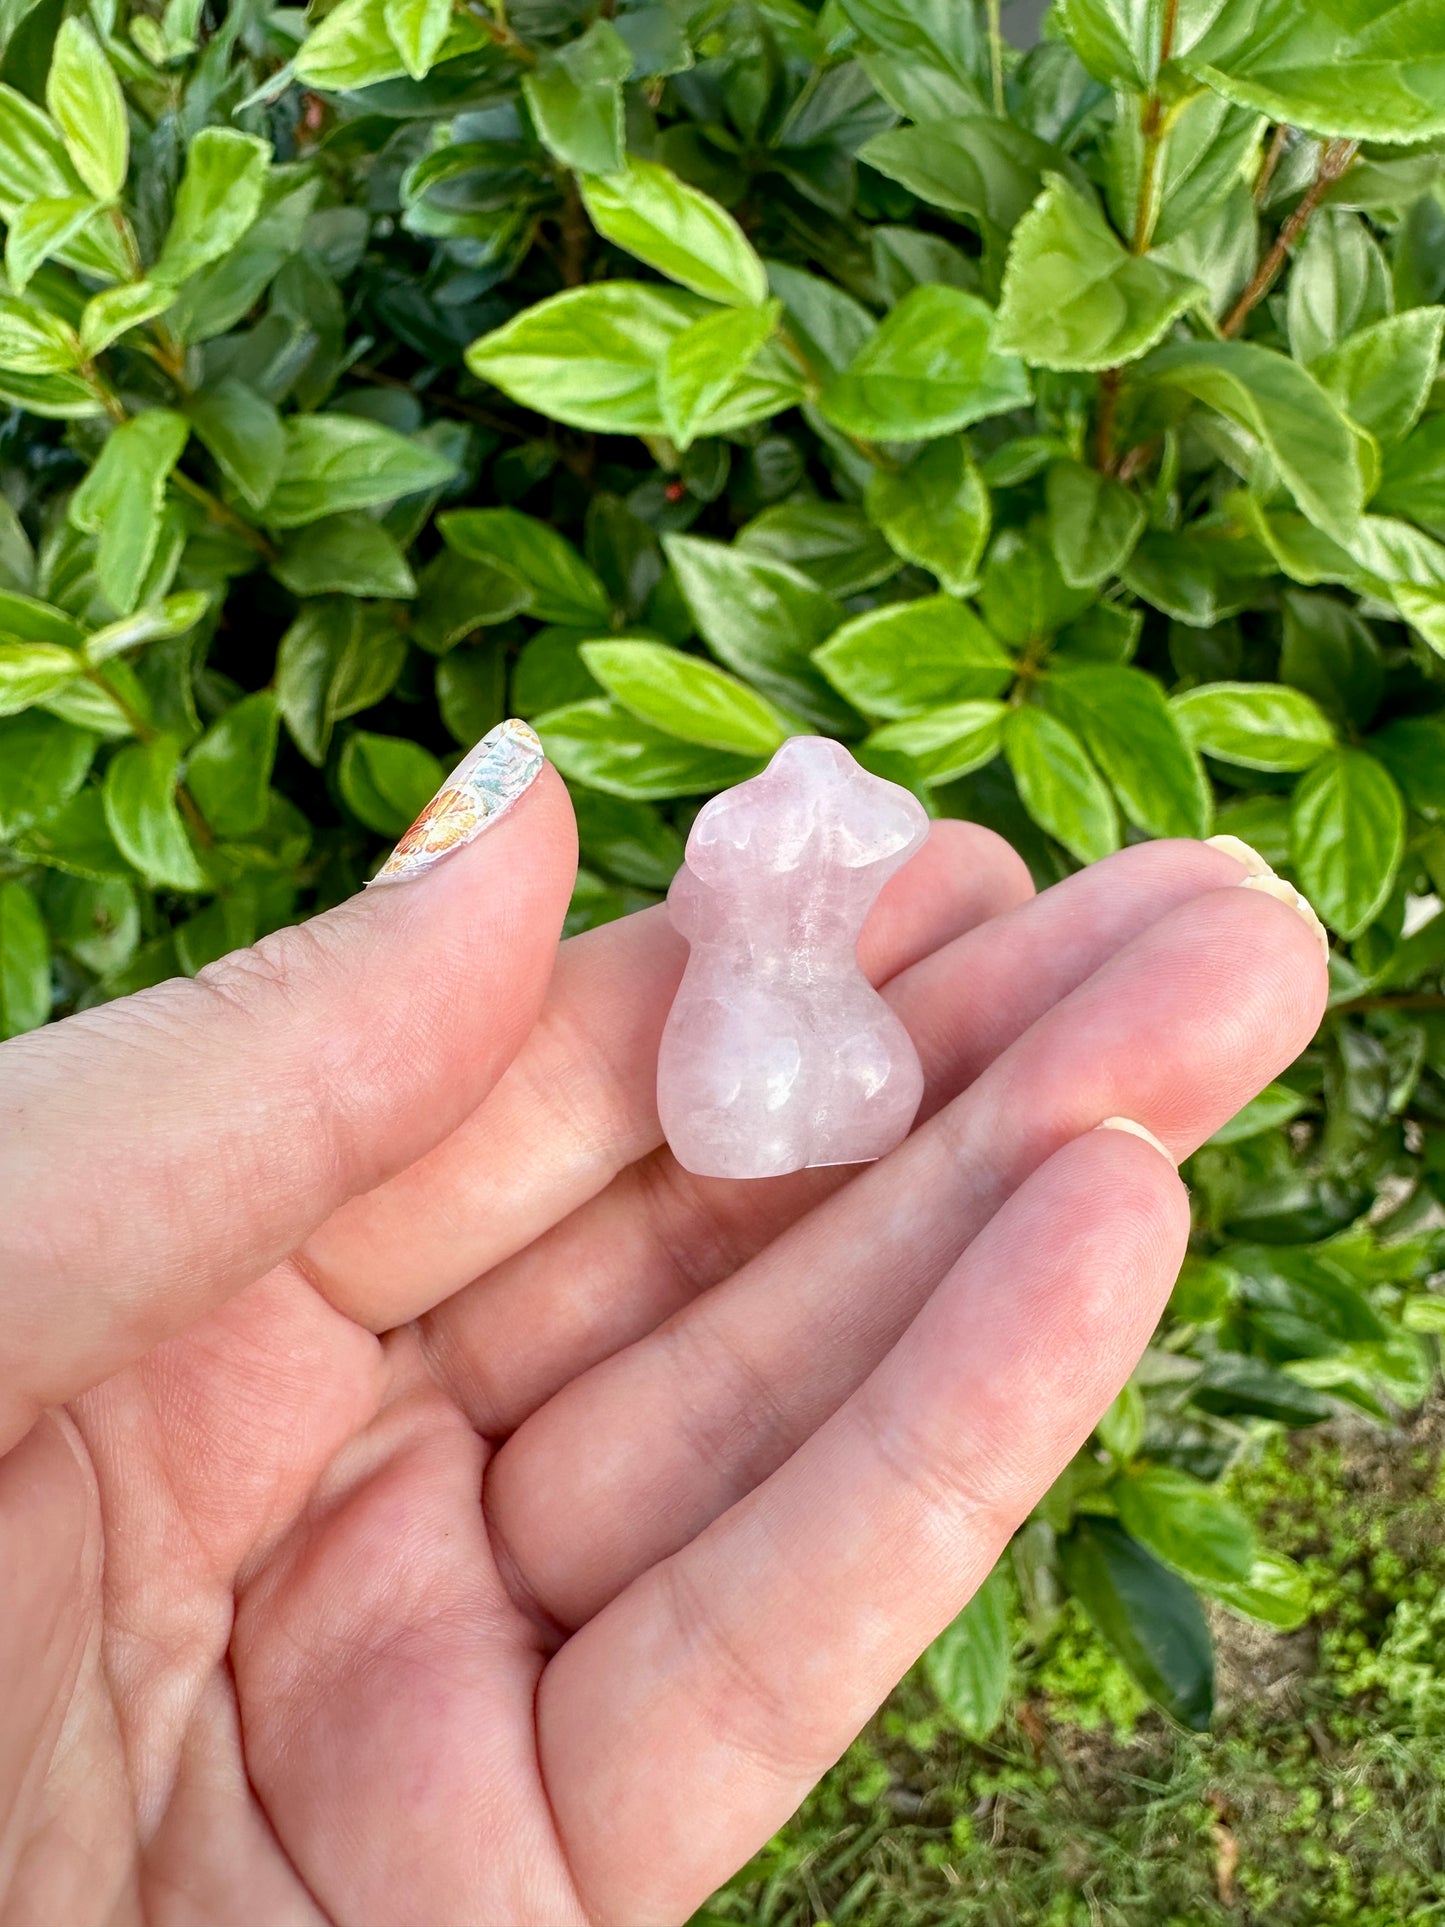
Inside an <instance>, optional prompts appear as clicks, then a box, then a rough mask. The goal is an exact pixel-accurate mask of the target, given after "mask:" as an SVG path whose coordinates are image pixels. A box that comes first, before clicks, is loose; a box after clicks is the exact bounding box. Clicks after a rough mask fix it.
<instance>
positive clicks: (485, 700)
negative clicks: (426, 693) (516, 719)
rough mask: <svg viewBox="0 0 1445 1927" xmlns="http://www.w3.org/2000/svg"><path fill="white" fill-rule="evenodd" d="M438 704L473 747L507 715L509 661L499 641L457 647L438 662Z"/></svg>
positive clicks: (457, 735) (445, 719) (449, 725)
mask: <svg viewBox="0 0 1445 1927" xmlns="http://www.w3.org/2000/svg"><path fill="white" fill-rule="evenodd" d="M436 686H437V707H438V708H439V709H440V710H441V713H442V721H443V722H444V723H445V724H446V726H447V728H448V729H449V730H450V731H451V733H452V735H453V736H454V737H455V738H456V740H457V741H458V742H459V743H461V744H463V745H464V746H465V747H467V748H470V747H471V745H472V744H473V743H479V742H480V741H481V739H482V738H483V736H485V735H486V733H487V731H488V730H489V729H491V728H492V727H493V725H494V724H496V723H499V722H501V720H502V718H503V716H504V715H505V714H506V707H505V702H504V697H505V694H506V686H507V674H506V662H505V659H504V657H503V655H502V651H501V649H500V648H499V647H498V646H497V645H496V644H495V643H484V644H482V646H481V647H480V648H476V649H457V650H454V651H453V652H452V654H451V655H449V656H443V658H442V660H441V661H440V662H439V663H438V664H437V685H436Z"/></svg>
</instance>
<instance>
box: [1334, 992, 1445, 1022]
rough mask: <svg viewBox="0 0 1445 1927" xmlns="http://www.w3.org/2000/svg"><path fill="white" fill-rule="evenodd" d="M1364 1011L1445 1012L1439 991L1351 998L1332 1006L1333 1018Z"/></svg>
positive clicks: (1444, 997) (1442, 996)
mask: <svg viewBox="0 0 1445 1927" xmlns="http://www.w3.org/2000/svg"><path fill="white" fill-rule="evenodd" d="M1362 1010H1445V995H1442V994H1441V992H1439V991H1438V990H1410V991H1406V992H1404V993H1403V994H1402V995H1400V996H1380V997H1349V998H1347V999H1346V1000H1345V1001H1344V1002H1343V1003H1340V1004H1334V1005H1332V1006H1331V1009H1330V1015H1331V1017H1340V1016H1354V1015H1355V1014H1356V1013H1357V1012H1359V1011H1362Z"/></svg>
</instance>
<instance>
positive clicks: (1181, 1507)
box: [1109, 1465, 1258, 1585]
mask: <svg viewBox="0 0 1445 1927" xmlns="http://www.w3.org/2000/svg"><path fill="white" fill-rule="evenodd" d="M1109 1491H1110V1494H1111V1496H1112V1497H1113V1499H1114V1501H1115V1503H1116V1504H1117V1505H1118V1508H1119V1517H1120V1519H1121V1520H1122V1521H1123V1523H1124V1526H1125V1528H1126V1529H1127V1531H1129V1532H1130V1533H1131V1534H1132V1535H1133V1537H1134V1538H1136V1539H1137V1540H1138V1541H1139V1543H1140V1544H1141V1545H1143V1546H1147V1547H1148V1549H1149V1551H1150V1552H1152V1553H1153V1554H1154V1556H1155V1558H1156V1559H1162V1560H1163V1561H1164V1563H1165V1565H1167V1566H1173V1567H1174V1569H1175V1571H1176V1572H1182V1573H1183V1574H1184V1576H1185V1577H1186V1578H1187V1579H1193V1580H1195V1581H1196V1582H1197V1583H1199V1584H1202V1585H1207V1584H1211V1583H1218V1582H1221V1581H1223V1582H1225V1583H1229V1582H1236V1583H1237V1582H1239V1581H1241V1580H1243V1579H1246V1578H1247V1577H1248V1576H1249V1572H1250V1569H1251V1567H1252V1566H1253V1565H1254V1561H1255V1558H1256V1557H1257V1552H1258V1549H1257V1547H1256V1545H1255V1540H1254V1531H1253V1528H1252V1527H1251V1526H1250V1523H1249V1520H1248V1518H1247V1517H1246V1516H1245V1514H1244V1513H1243V1512H1241V1511H1240V1509H1239V1508H1238V1506H1236V1505H1232V1504H1231V1503H1230V1501H1229V1500H1228V1499H1226V1498H1225V1497H1224V1496H1223V1494H1222V1493H1220V1492H1219V1491H1218V1489H1217V1488H1216V1487H1214V1486H1210V1485H1205V1484H1204V1483H1203V1482H1202V1481H1201V1480H1199V1479H1195V1478H1191V1477H1190V1475H1189V1474H1188V1473H1187V1472H1178V1471H1176V1470H1175V1469H1174V1467H1173V1466H1169V1465H1140V1466H1137V1467H1131V1468H1130V1469H1129V1470H1128V1471H1126V1472H1125V1473H1123V1474H1122V1475H1121V1476H1120V1477H1119V1478H1117V1479H1116V1480H1115V1481H1114V1483H1113V1484H1112V1485H1111V1486H1110V1488H1109Z"/></svg>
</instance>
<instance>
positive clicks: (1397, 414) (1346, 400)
mask: <svg viewBox="0 0 1445 1927" xmlns="http://www.w3.org/2000/svg"><path fill="white" fill-rule="evenodd" d="M1442 326H1445V308H1438V307H1437V308H1411V309H1409V310H1408V312H1407V313H1405V314H1396V315H1387V316H1386V318H1385V319H1384V320H1383V321H1376V322H1373V323H1371V325H1370V326H1369V327H1367V328H1360V329H1358V330H1357V331H1356V332H1355V333H1354V334H1352V335H1349V336H1347V337H1346V339H1345V340H1344V341H1342V342H1341V343H1340V344H1339V346H1338V347H1336V348H1331V349H1330V350H1329V351H1328V352H1327V353H1326V354H1324V355H1322V356H1321V357H1320V358H1319V359H1318V360H1317V361H1316V362H1315V363H1314V364H1313V366H1312V367H1311V369H1310V373H1311V374H1312V375H1313V376H1314V378H1315V380H1316V381H1317V382H1318V383H1319V384H1320V386H1321V387H1322V388H1323V389H1324V390H1325V392H1326V394H1328V395H1331V396H1332V397H1333V398H1334V400H1335V401H1337V402H1338V403H1339V405H1340V407H1341V408H1343V409H1344V411H1345V413H1346V414H1347V415H1348V416H1349V417H1350V419H1351V420H1352V421H1355V422H1358V423H1359V425H1360V427H1361V428H1366V429H1368V430H1369V432H1370V433H1371V434H1372V435H1374V436H1375V437H1376V438H1377V439H1378V440H1380V441H1382V442H1393V441H1399V440H1400V439H1401V438H1402V437H1404V436H1406V435H1408V434H1409V433H1410V430H1411V429H1412V428H1413V427H1414V426H1415V423H1416V422H1417V421H1418V420H1419V418H1420V411H1421V410H1422V409H1423V408H1424V406H1425V402H1426V398H1427V397H1428V395H1429V393H1430V384H1431V383H1432V382H1433V381H1434V379H1435V370H1436V368H1437V366H1438V365H1439V361H1440V332H1441V328H1442Z"/></svg>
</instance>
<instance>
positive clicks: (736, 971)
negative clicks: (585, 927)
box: [657, 736, 928, 1178]
mask: <svg viewBox="0 0 1445 1927" xmlns="http://www.w3.org/2000/svg"><path fill="white" fill-rule="evenodd" d="M927 834H928V818H927V815H926V814H925V812H924V810H923V808H922V806H921V805H920V804H919V803H918V802H917V801H916V799H915V798H914V797H912V796H910V795H909V793H908V791H907V790H905V789H900V788H899V787H898V785H897V784H896V783H886V782H884V781H883V779H882V778H881V777H878V776H870V775H869V774H868V772H867V771H866V770H864V769H862V768H860V767H859V765H858V764H857V763H855V762H854V760H853V758H852V757H851V756H850V755H849V754H848V752H847V750H846V749H844V748H843V747H842V745H841V744H839V743H833V742H829V741H828V740H827V739H826V738H825V737H821V736H794V737H791V738H790V739H789V740H788V741H787V742H786V743H784V744H783V746H782V748H781V749H780V750H779V751H778V753H777V754H776V756H774V758H773V760H772V762H771V763H769V765H768V767H767V768H766V769H765V770H764V771H763V773H762V775H761V776H754V777H753V778H752V779H751V780H750V781H749V782H746V783H739V784H738V786H737V788H736V789H731V790H728V791H726V792H725V793H724V794H723V795H721V796H715V797H714V798H713V799H712V801H711V802H710V803H708V804H706V805H705V806H704V807H703V809H702V810H700V811H699V813H698V816H697V820H696V821H695V822H694V824H693V826H692V834H691V836H689V838H688V840H687V861H686V863H685V864H684V866H683V868H682V869H681V870H679V871H678V873H677V876H676V877H675V878H674V879H673V885H672V889H671V890H670V892H669V893H668V899H667V902H668V910H669V913H670V914H671V917H672V921H673V923H674V924H675V925H676V927H677V929H678V930H680V931H681V932H682V934H683V936H684V937H686V938H687V940H688V942H689V944H690V945H691V946H692V950H691V955H690V956H689V958H688V963H687V969H686V971H685V972H684V974H683V979H682V983H681V985H680V987H679V989H678V993H677V997H676V1000H675V1001H674V1003H673V1006H672V1012H671V1014H670V1016H669V1017H668V1020H667V1028H666V1029H665V1030H664V1032H663V1036H662V1048H661V1052H660V1054H659V1057H658V1063H657V1108H658V1112H659V1115H660V1116H661V1118H662V1128H663V1130H664V1132H665V1133H666V1135H667V1141H668V1143H669V1144H670V1145H671V1146H672V1150H673V1154H674V1156H675V1157H676V1158H677V1160H678V1162H679V1164H681V1165H683V1166H684V1167H685V1169H687V1170H689V1171H693V1172H696V1173H697V1174H698V1175H699V1176H702V1177H713V1178H765V1177H775V1176H777V1175H778V1174H780V1173H781V1172H784V1171H798V1170H802V1169H803V1168H804V1167H805V1166H807V1165H814V1164H856V1163H861V1162H863V1161H865V1160H866V1159H869V1158H879V1157H882V1156H883V1154H884V1152H885V1151H891V1150H892V1149H893V1146H894V1145H895V1144H897V1143H898V1142H899V1140H900V1139H902V1138H903V1137H905V1136H906V1135H907V1133H908V1128H909V1126H910V1125H911V1124H912V1122H913V1118H914V1114H915V1112H916V1111H917V1109H918V1102H919V1099H920V1097H921V1096H922V1094H923V1073H922V1070H921V1069H920V1067H919V1063H918V1053H917V1051H915V1050H914V1048H913V1044H912V1041H911V1039H910V1038H909V1035H908V1033H907V1031H906V1030H905V1029H904V1028H903V1025H902V1024H901V1023H900V1022H899V1020H898V1018H897V1017H895V1016H894V1014H893V1012H892V1011H891V1010H890V1009H889V1007H888V1005H887V1004H885V1003H884V1001H883V999H882V998H881V997H880V996H879V995H878V993H877V991H876V990H874V989H873V987H872V986H871V985H870V984H869V982H868V980H867V978H866V977H864V975H863V973H862V971H861V970H859V968H858V958H857V945H858V933H859V931H860V930H861V929H862V927H863V920H864V918H865V917H866V916H867V914H868V912H869V910H870V909H871V908H872V906H873V901H874V899H875V898H876V897H877V895H878V892H879V891H880V890H881V889H882V888H883V885H884V884H885V883H886V882H887V881H888V879H889V877H891V876H892V875H893V873H894V871H895V870H897V869H899V868H900V867H901V865H902V864H904V863H905V862H906V861H907V860H908V858H909V857H910V856H911V855H912V854H913V852H914V851H915V850H916V849H917V848H918V846H919V845H920V844H921V843H922V842H923V839H924V838H925V836H926V835H927Z"/></svg>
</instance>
